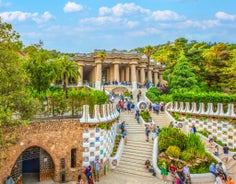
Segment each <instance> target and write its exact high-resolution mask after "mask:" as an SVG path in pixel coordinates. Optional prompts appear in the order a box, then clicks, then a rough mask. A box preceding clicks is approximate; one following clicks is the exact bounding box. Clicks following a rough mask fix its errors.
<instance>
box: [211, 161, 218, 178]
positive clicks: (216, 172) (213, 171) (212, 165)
mask: <svg viewBox="0 0 236 184" xmlns="http://www.w3.org/2000/svg"><path fill="white" fill-rule="evenodd" d="M209 171H210V172H211V173H212V174H214V176H215V177H217V176H218V175H219V173H218V171H217V170H216V167H215V163H214V162H212V163H211V165H210V167H209Z"/></svg>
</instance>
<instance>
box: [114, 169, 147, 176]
mask: <svg viewBox="0 0 236 184" xmlns="http://www.w3.org/2000/svg"><path fill="white" fill-rule="evenodd" d="M143 169H144V168H143ZM113 172H116V173H121V174H128V175H136V176H141V177H148V178H150V176H152V174H151V173H147V172H146V171H145V169H144V170H143V171H137V170H135V171H134V170H130V169H128V168H117V169H116V170H114V171H113Z"/></svg>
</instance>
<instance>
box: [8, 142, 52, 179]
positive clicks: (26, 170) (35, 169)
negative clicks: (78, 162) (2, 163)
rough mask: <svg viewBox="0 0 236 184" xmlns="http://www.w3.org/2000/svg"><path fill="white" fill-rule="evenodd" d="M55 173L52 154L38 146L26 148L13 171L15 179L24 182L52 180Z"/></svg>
mask: <svg viewBox="0 0 236 184" xmlns="http://www.w3.org/2000/svg"><path fill="white" fill-rule="evenodd" d="M53 175H54V163H53V160H52V158H51V156H50V155H49V154H48V153H47V152H46V151H45V150H44V149H42V148H40V147H38V146H32V147H29V148H27V149H26V150H24V151H23V152H22V153H21V155H20V156H19V157H18V158H17V160H16V162H15V164H14V167H13V168H12V171H11V176H13V178H14V180H15V181H21V182H22V183H24V184H32V183H34V182H39V181H45V180H50V179H52V178H53ZM21 182H20V183H21Z"/></svg>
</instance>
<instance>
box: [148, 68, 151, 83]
mask: <svg viewBox="0 0 236 184" xmlns="http://www.w3.org/2000/svg"><path fill="white" fill-rule="evenodd" d="M148 80H149V81H150V82H151V83H152V70H151V69H150V68H149V71H148Z"/></svg>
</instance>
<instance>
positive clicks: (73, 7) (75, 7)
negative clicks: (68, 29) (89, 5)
mask: <svg viewBox="0 0 236 184" xmlns="http://www.w3.org/2000/svg"><path fill="white" fill-rule="evenodd" d="M82 9H83V6H81V5H79V4H76V3H74V2H70V1H69V2H67V3H66V5H65V6H64V8H63V10H64V12H65V13H69V12H77V11H81V10H82Z"/></svg>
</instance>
